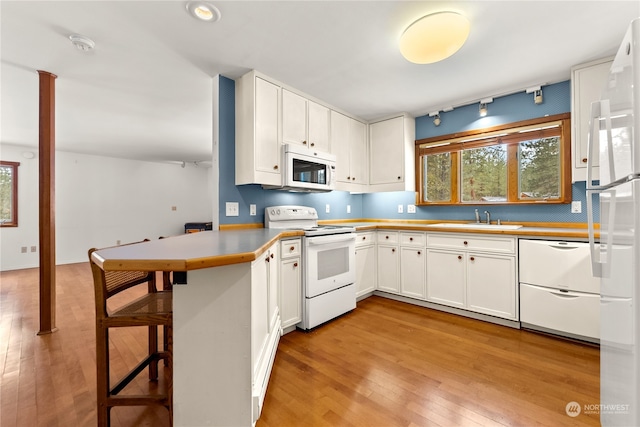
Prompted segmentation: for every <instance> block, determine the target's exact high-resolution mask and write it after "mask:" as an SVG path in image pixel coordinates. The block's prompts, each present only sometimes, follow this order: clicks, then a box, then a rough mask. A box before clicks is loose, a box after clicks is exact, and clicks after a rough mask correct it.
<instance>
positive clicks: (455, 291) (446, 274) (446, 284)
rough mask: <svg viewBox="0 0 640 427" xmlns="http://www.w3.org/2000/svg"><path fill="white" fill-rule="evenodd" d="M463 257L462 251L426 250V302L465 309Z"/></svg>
mask: <svg viewBox="0 0 640 427" xmlns="http://www.w3.org/2000/svg"><path fill="white" fill-rule="evenodd" d="M464 256H465V254H464V252H462V251H457V252H455V251H449V250H441V249H427V301H431V302H435V303H438V304H444V305H447V306H451V307H458V308H465V307H466V304H467V300H466V269H465V267H464V264H465V258H464Z"/></svg>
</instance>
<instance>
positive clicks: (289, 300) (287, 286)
mask: <svg viewBox="0 0 640 427" xmlns="http://www.w3.org/2000/svg"><path fill="white" fill-rule="evenodd" d="M301 245H302V242H301V240H300V239H291V240H283V241H281V242H280V304H279V308H280V317H281V318H282V328H283V329H285V328H288V327H290V326H294V325H296V324H298V323H300V322H301V321H302V264H301V263H300V262H301V261H300V256H301Z"/></svg>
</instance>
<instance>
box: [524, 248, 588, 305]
mask: <svg viewBox="0 0 640 427" xmlns="http://www.w3.org/2000/svg"><path fill="white" fill-rule="evenodd" d="M519 254H520V257H519V258H520V282H521V283H528V284H530V285H539V286H546V287H549V288H561V289H567V290H572V291H579V292H589V293H595V294H597V293H600V279H598V278H595V277H593V275H592V273H591V255H590V253H589V244H588V243H580V242H557V241H555V242H551V241H544V240H520V252H519Z"/></svg>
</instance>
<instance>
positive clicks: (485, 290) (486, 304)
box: [466, 252, 518, 320]
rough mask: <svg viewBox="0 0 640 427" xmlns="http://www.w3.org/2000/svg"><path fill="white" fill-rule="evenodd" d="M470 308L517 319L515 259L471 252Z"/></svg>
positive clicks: (469, 270) (468, 266)
mask: <svg viewBox="0 0 640 427" xmlns="http://www.w3.org/2000/svg"><path fill="white" fill-rule="evenodd" d="M466 263H467V308H468V309H469V310H473V311H475V312H478V313H484V314H489V315H491V316H497V317H503V318H505V319H512V320H516V319H517V313H516V306H517V295H516V292H517V289H518V285H517V279H516V259H515V257H513V256H506V255H499V254H489V253H480V252H471V253H469V254H468V256H467V261H466Z"/></svg>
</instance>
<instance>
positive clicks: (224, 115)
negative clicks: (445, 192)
mask: <svg viewBox="0 0 640 427" xmlns="http://www.w3.org/2000/svg"><path fill="white" fill-rule="evenodd" d="M542 89H543V95H544V102H543V103H542V104H539V105H536V104H534V103H533V95H532V94H527V93H525V92H524V91H523V92H520V93H516V94H513V95H508V96H503V97H501V98H495V99H494V101H493V102H492V103H490V104H488V106H487V107H488V110H489V113H488V115H487V116H486V117H483V118H480V117H479V116H478V104H472V105H467V106H463V107H457V108H456V109H454V110H453V111H450V112H446V113H441V114H440V117H441V119H442V123H441V125H440V126H438V127H436V126H435V125H434V124H433V119H432V118H431V117H429V116H422V117H417V118H416V139H423V138H429V137H432V136H439V135H447V134H451V133H455V132H460V131H466V130H473V129H478V128H484V127H489V126H495V125H499V124H505V123H512V122H517V121H521V120H527V119H532V118H537V117H542V116H545V115H553V114H560V113H566V112H569V111H570V110H571V87H570V82H569V81H566V82H561V83H557V84H553V85H549V86H544V87H543V88H542ZM219 123H220V144H219V156H220V157H219V158H220V162H219V163H220V212H219V214H220V223H221V224H246V223H254V222H257V223H262V222H264V208H265V207H267V206H273V205H289V204H296V205H305V206H313V207H315V208H316V209H317V210H318V215H319V217H320V219H357V218H388V219H403V220H409V219H442V220H446V219H452V220H465V219H468V220H471V219H473V218H474V209H476V207H478V206H427V207H425V206H422V207H421V206H418V207H417V211H416V213H415V214H408V213H406V205H407V204H414V203H415V193H413V192H390V193H375V194H349V193H347V192H343V191H333V192H331V193H313V194H297V193H289V192H284V191H277V190H263V189H262V187H260V186H259V185H240V186H236V185H235V184H234V183H235V82H234V81H233V80H231V79H228V78H226V77H221V78H220V116H219ZM573 200H580V201H582V213H581V214H572V213H571V207H570V205H521V206H514V205H505V206H500V205H489V206H480V207H479V210H480V211H481V212H482V211H484V210H489V211H490V212H491V216H492V218H494V219H498V218H500V219H501V220H504V221H529V222H539V221H542V222H586V221H587V215H586V197H585V183H584V182H579V183H576V184H574V185H573ZM228 201H231V202H239V203H240V216H238V217H226V216H225V202H228ZM252 203H253V204H256V206H257V215H256V216H249V205H250V204H252ZM327 204H329V205H330V208H331V212H330V213H328V214H327V213H325V205H327ZM399 204H402V205H404V213H402V214H399V213H397V205H399ZM347 205H350V206H351V213H350V214H347ZM596 212H597V211H596ZM597 220H598V215H597V214H596V221H597Z"/></svg>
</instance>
